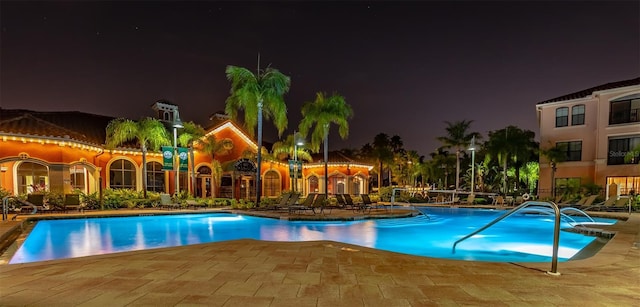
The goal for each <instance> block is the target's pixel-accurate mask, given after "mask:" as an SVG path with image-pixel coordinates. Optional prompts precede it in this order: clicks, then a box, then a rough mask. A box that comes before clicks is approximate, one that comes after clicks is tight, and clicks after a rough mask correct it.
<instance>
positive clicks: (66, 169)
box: [0, 102, 372, 199]
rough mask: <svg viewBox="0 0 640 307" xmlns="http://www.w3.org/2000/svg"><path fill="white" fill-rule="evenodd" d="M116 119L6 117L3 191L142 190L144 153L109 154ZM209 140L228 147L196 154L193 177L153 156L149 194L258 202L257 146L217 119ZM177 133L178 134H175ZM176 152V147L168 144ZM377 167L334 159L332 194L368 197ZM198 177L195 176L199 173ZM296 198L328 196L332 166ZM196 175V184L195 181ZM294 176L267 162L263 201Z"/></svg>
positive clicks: (311, 177)
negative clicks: (215, 170)
mask: <svg viewBox="0 0 640 307" xmlns="http://www.w3.org/2000/svg"><path fill="white" fill-rule="evenodd" d="M153 109H154V111H155V112H156V114H157V116H156V117H157V118H158V119H160V120H162V121H164V122H166V123H168V125H167V128H168V130H169V131H171V128H172V127H171V125H170V124H171V122H173V121H174V120H175V119H177V118H179V114H178V107H177V106H176V105H173V104H170V103H162V102H160V103H156V104H154V105H153ZM113 119H115V118H113V117H108V116H102V115H95V114H88V113H82V112H36V111H31V110H19V109H0V187H2V188H4V189H6V190H8V191H9V192H10V193H12V194H14V195H19V194H27V193H33V192H35V191H39V190H43V191H57V192H60V193H68V192H70V191H72V190H74V189H78V190H81V191H83V192H84V193H94V192H98V191H101V190H102V189H106V188H112V189H113V188H126V189H135V190H142V186H143V184H142V179H143V176H145V174H143V173H142V172H143V168H142V155H141V150H140V149H139V148H138V147H137V146H136V145H135V144H133V143H132V144H129V145H125V146H122V147H119V148H115V149H107V148H106V146H105V139H106V127H107V125H108V123H109V122H110V121H111V120H113ZM209 125H210V127H208V128H207V129H206V130H207V134H213V135H214V136H215V137H216V140H218V141H224V144H225V146H226V147H227V148H226V150H224V152H223V153H221V154H216V155H212V154H210V153H205V152H202V151H200V150H198V145H197V143H196V145H195V146H194V147H195V148H196V150H194V155H193V160H190V161H189V167H188V169H187V170H184V171H180V173H179V176H175V171H171V170H163V155H162V153H161V152H160V151H157V152H151V151H150V152H148V153H147V174H146V176H147V190H149V191H157V192H164V193H169V194H173V193H175V191H176V184H175V183H176V177H177V180H178V182H179V184H178V189H179V190H184V189H189V191H190V192H191V194H192V195H195V196H198V197H233V198H236V199H241V198H243V199H255V176H256V174H255V171H253V172H252V170H254V169H255V159H252V158H251V157H250V155H249V156H248V155H247V153H251V152H253V153H254V154H255V152H256V151H257V144H256V142H255V141H254V140H253V139H252V138H251V137H250V136H249V135H248V134H247V133H246V132H245V131H244V130H243V129H242V128H241V127H240V126H239V125H237V124H236V123H234V122H233V121H231V120H229V119H227V118H225V117H224V116H217V117H215V116H214V117H212V121H211V122H210V123H209ZM171 133H172V132H170V134H171ZM167 145H171V144H167ZM214 159H215V160H217V161H218V162H220V165H221V166H222V176H221V178H220V179H221V180H219V182H218V181H216V180H213V179H214V177H213V176H212V167H214V163H213V161H214ZM371 168H372V166H371V165H368V164H366V163H363V162H359V161H356V160H355V159H353V158H351V157H346V156H344V155H342V154H340V153H338V152H333V153H331V154H330V159H329V174H328V175H329V186H328V192H329V193H330V194H333V193H350V194H356V195H357V194H361V193H368V190H369V171H370V170H371ZM192 169H193V170H194V172H192V171H191V170H192ZM300 173H301V175H300V176H299V177H300V178H299V179H298V180H297V187H296V190H297V191H299V192H301V193H303V194H308V193H309V192H324V182H325V180H324V176H325V173H324V163H323V162H322V160H321V159H315V158H314V161H313V162H311V163H304V164H303V166H302V170H301V172H300ZM192 175H193V176H192ZM292 175H293V174H292V173H291V172H290V168H289V163H288V162H287V161H273V160H264V161H262V166H261V184H262V188H261V190H262V195H263V196H264V197H271V196H277V195H280V193H282V191H284V190H291V189H292V188H293V186H292V185H293V183H294V182H296V181H294V180H293V179H292V177H293V176H292Z"/></svg>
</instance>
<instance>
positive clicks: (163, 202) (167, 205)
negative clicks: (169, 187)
mask: <svg viewBox="0 0 640 307" xmlns="http://www.w3.org/2000/svg"><path fill="white" fill-rule="evenodd" d="M160 208H163V209H167V210H171V209H180V204H177V203H174V202H173V201H172V200H171V195H169V194H160Z"/></svg>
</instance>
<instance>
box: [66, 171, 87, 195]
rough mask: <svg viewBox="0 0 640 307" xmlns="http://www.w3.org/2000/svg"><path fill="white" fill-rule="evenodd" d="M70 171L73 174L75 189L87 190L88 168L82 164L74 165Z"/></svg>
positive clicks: (72, 183)
mask: <svg viewBox="0 0 640 307" xmlns="http://www.w3.org/2000/svg"><path fill="white" fill-rule="evenodd" d="M69 173H70V176H71V188H72V189H74V190H80V191H83V192H86V191H85V186H86V181H85V180H86V178H87V169H86V168H85V167H84V166H82V165H73V166H71V167H69Z"/></svg>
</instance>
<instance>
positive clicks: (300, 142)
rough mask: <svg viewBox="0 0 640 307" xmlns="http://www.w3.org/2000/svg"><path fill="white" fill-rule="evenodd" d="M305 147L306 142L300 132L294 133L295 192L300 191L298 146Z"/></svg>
mask: <svg viewBox="0 0 640 307" xmlns="http://www.w3.org/2000/svg"><path fill="white" fill-rule="evenodd" d="M302 145H304V140H303V139H302V138H301V137H300V134H298V132H295V131H294V132H293V183H294V184H293V191H294V192H297V190H298V146H302Z"/></svg>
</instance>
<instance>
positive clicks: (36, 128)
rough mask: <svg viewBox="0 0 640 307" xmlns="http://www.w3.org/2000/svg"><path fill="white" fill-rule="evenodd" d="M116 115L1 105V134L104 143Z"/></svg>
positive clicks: (94, 143)
mask: <svg viewBox="0 0 640 307" xmlns="http://www.w3.org/2000/svg"><path fill="white" fill-rule="evenodd" d="M113 119H115V118H114V117H109V116H102V115H95V114H89V113H82V112H77V111H67V112H38V111H31V110H22V109H1V108H0V133H4V134H10V135H23V136H33V137H50V138H61V139H71V140H75V141H78V142H83V143H89V144H93V145H103V144H104V143H105V139H106V130H105V129H106V127H107V125H108V124H109V122H110V121H111V120H113Z"/></svg>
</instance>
